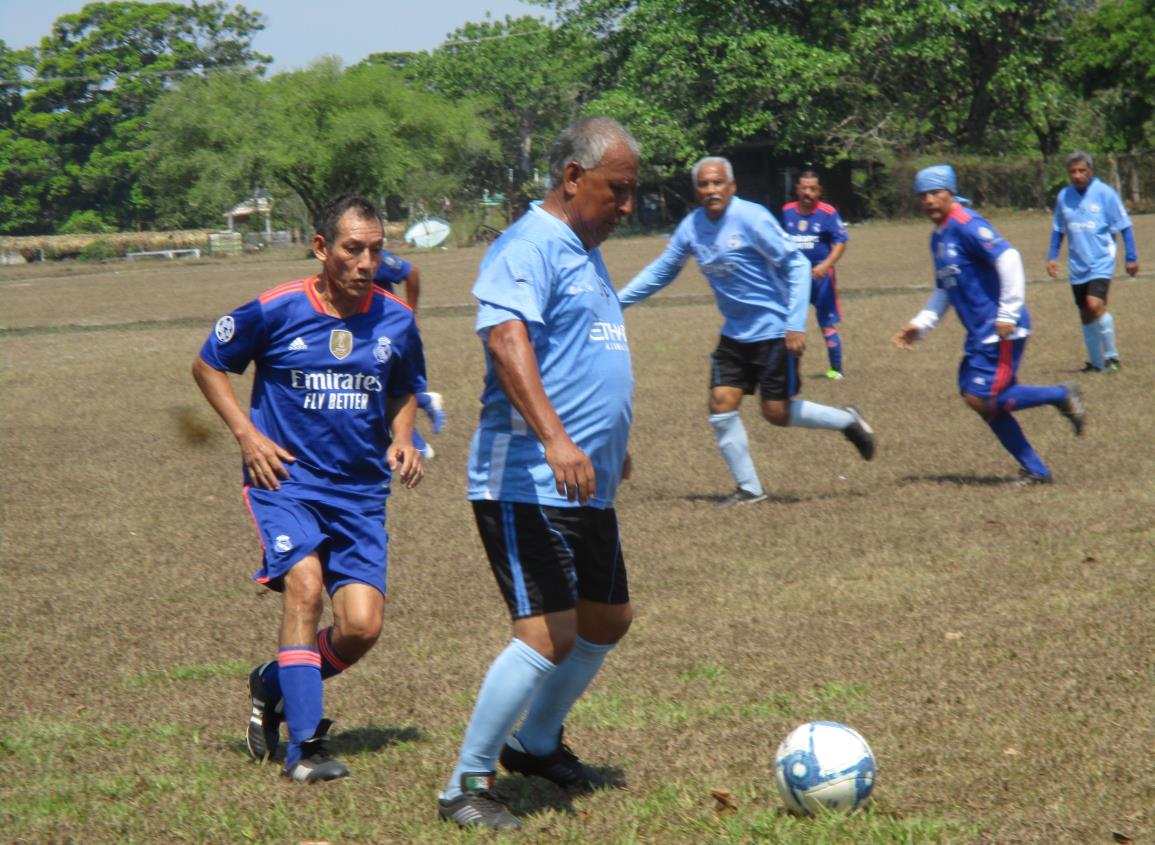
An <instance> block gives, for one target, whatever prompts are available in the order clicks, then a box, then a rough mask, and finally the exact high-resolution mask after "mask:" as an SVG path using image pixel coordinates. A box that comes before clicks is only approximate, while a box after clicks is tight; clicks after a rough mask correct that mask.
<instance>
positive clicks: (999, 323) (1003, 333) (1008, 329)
mask: <svg viewBox="0 0 1155 845" xmlns="http://www.w3.org/2000/svg"><path fill="white" fill-rule="evenodd" d="M1014 331H1015V324H1014V323H1008V322H1005V321H1003V320H996V321H995V334H997V335H998V336H999V337H1000V338H1001V339H1002V340H1006V339H1007V338H1008V337H1010V336H1011V335H1012V334H1013V333H1014Z"/></svg>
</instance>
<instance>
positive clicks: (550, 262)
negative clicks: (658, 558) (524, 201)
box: [468, 203, 634, 508]
mask: <svg viewBox="0 0 1155 845" xmlns="http://www.w3.org/2000/svg"><path fill="white" fill-rule="evenodd" d="M473 295H474V296H475V297H476V298H477V300H478V303H479V306H478V313H477V331H478V333H479V334H480V335H481V336H482V338H483V340H484V338H485V337H486V334H487V331H488V330H489V329H490V328H492V327H493V326H496V325H498V324H500V323H505V322H508V321H510V320H522V321H524V322H525V324H526V326H527V327H528V330H529V338H530V342H531V343H532V344H533V351H534V354H535V355H536V357H537V364H538V369H539V371H540V373H541V380H542V384H543V385H544V387H545V392H546V394H547V395H548V396H549V399H550V402H551V403H552V404H553V407H554V410H556V411H557V414H558V416H559V417H560V418H561V422H562V425H563V426H564V427H565V431H566V434H568V435H569V437H570V439H571V440H573V442H574V443H575V444H576V445H577V446H578V448H580V449H581V450H582V451H583V452H585V453H586V455H588V456H589V459H590V461H591V462H592V463H593V467H594V472H595V473H596V475H597V490H596V491H595V493H594V495H593V496H591V497H590V498H589V500H588V502H587V504H588V505H589V506H591V507H595V508H608V507H612V506H613V502H614V496H615V494H616V493H617V489H618V485H619V484H620V483H621V477H622V465H623V463H624V462H625V459H626V446H627V441H628V439H629V433H630V421H631V418H632V414H633V392H634V376H633V370H632V368H631V365H630V348H629V343H628V342H627V340H626V326H625V321H624V319H623V317H622V308H621V305H620V304H619V303H618V298H617V296H616V295H615V294H614V289H613V287H612V286H611V285H610V276H609V273H608V272H607V270H606V266H605V264H604V263H603V262H602V257H601V253H600V252H599V251H598V250H597V249H591V250H587V249H586V248H585V247H584V246H582V242H581V239H580V238H578V236H577V235H576V234H575V233H574V232H573V230H572V229H570V227H569V226H568V225H566V224H565V223H563V222H562V221H561V220H559V219H557V218H556V217H554V216H553V215H551V214H549V213H548V212H546V211H544V210H542V208H541V206H540V204H539V203H534V204H533V205H532V206H530V209H529V211H528V212H527V213H526V214H524V215H523V216H522V217H521V219H519V220H518V221H517V222H516V223H514V224H513V225H512V226H511V227H510V228H509V229H508V230H507V231H506V232H505V233H504V234H503V235H502V236H501V237H500V238H498V239H497V241H496V242H494V244H493V246H492V247H490V249H489V252H488V253H486V256H485V259H484V260H483V261H482V262H481V271H480V274H479V275H478V278H477V281H476V282H475V283H474V285H473ZM485 358H486V372H485V388H484V390H483V391H482V394H481V406H482V407H481V421H480V423H479V424H478V427H477V431H476V432H474V435H473V443H472V446H471V447H470V453H469V494H468V495H469V498H470V499H475V500H477V499H495V500H501V501H510V502H526V503H531V504H532V503H537V504H544V505H552V506H555V507H567V506H577V505H578V502H570V501H567V500H566V498H565V497H564V496H561V495H559V494H558V492H557V487H556V482H555V480H554V474H553V470H552V469H550V468H549V465H548V464H547V463H546V461H545V448H544V447H543V446H542V443H541V441H540V440H538V438H537V435H535V434H534V433H533V430H532V429H530V428H529V426H528V425H526V422H525V420H524V419H523V418H522V416H521V415H520V414H519V413H518V412H517V411H516V410H515V409H514V407H513V405H512V404H511V403H510V401H509V398H508V397H507V396H506V395H505V391H504V390H502V388H501V384H500V383H499V382H498V379H497V376H496V375H495V374H494V371H493V362H492V360H491V359H490V355H489V350H488V349H486V353H485Z"/></svg>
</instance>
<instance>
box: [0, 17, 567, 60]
mask: <svg viewBox="0 0 1155 845" xmlns="http://www.w3.org/2000/svg"><path fill="white" fill-rule="evenodd" d="M86 2H87V0H0V39H2V40H3V41H4V42H5V44H7V46H8V47H9V48H11V49H20V48H23V47H32V46H35V45H37V44H39V43H40V39H41V38H43V37H44V36H45V35H47V34H48V33H49V31H50V30H51V29H52V22H53V21H55V20H56V19H57V18H58V17H60V16H61V15H67V14H72V13H73V12H78V11H80V10H81V9H82V8H83V7H84V6H85V5H86ZM229 5H230V6H233V5H236V0H229ZM241 5H242V6H244V7H245V8H246V9H248V10H249V11H258V12H261V13H262V14H263V15H264V16H265V28H264V29H263V30H262V31H261V32H260V33H258V34H257V35H256V37H255V38H254V39H253V48H254V49H255V50H256V51H257V52H258V53H264V54H265V55H269V56H272V57H273V63H272V66H271V70H272V72H273V73H280V72H282V71H288V70H296V69H298V68H302V67H305V66H307V65H308V64H309V63H310V62H312V61H313V60H314V59H317V58H320V57H321V56H326V55H329V56H337V57H338V58H339V59H341V61H342V63H343V64H345V65H352V64H356V63H357V62H359V61H361V59H363V58H365V57H366V56H368V55H369V54H370V53H384V52H392V51H400V50H432V49H433V48H434V47H437V46H438V45H439V44H441V43H442V42H443V41H444V40H445V36H446V35H447V34H448V33H450V32H452V31H453V30H455V29H457V28H458V27H459V26H461V25H462V24H464V23H467V22H476V21H483V20H485V19H486V13H487V12H488V13H489V14H490V15H491V16H492V18H493V19H494V20H501V19H502V18H504V17H505V16H506V15H510V16H512V17H521V16H522V15H532V16H534V17H543V18H551V17H552V15H551V14H550V13H549V10H547V9H545V8H544V7H541V6H534V5H531V4H529V3H526V2H523V0H425V2H414V0H242V2H241Z"/></svg>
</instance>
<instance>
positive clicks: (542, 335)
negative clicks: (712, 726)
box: [438, 118, 638, 828]
mask: <svg viewBox="0 0 1155 845" xmlns="http://www.w3.org/2000/svg"><path fill="white" fill-rule="evenodd" d="M549 168H550V170H549V172H550V178H551V181H552V185H553V187H552V188H551V189H550V191H549V193H548V194H547V195H546V198H545V200H544V201H542V202H540V203H534V204H532V205H531V206H530V209H529V211H528V212H527V213H526V214H525V215H524V216H523V217H522V218H521V219H520V220H518V221H517V222H516V223H515V224H514V225H513V226H511V227H510V228H509V229H508V230H507V231H506V232H505V233H504V234H503V235H502V236H501V237H500V238H498V239H497V241H496V242H495V243H494V244H493V246H492V247H490V249H489V251H488V252H487V253H486V256H485V259H484V260H483V261H482V264H481V270H480V273H479V275H478V278H477V281H476V283H475V284H474V286H473V295H474V297H476V299H477V300H478V314H477V332H478V335H479V336H480V338H481V341H482V346H483V348H484V350H485V360H486V375H485V387H484V389H483V391H482V394H481V403H482V408H481V419H480V423H479V424H478V427H477V430H476V432H474V435H473V443H472V446H471V449H470V456H469V488H468V497H469V499H470V500H471V501H472V502H473V511H474V516H475V518H476V520H477V526H478V530H479V532H480V534H481V540H482V544H483V545H484V546H485V550H486V554H487V556H488V557H489V563H490V567H491V568H492V570H493V573H494V576H495V577H496V579H497V583H498V586H499V588H500V590H501V593H502V595H503V597H504V598H505V601H506V604H507V606H508V608H509V613H510V616H511V618H512V620H513V639H512V640H511V641H510V642H509V644H508V645H507V646H506V648H505V649H504V650H503V651H502V652H501V654H499V655H498V656H497V659H496V660H494V662H493V664H492V665H491V666H490V668H489V671H488V673H487V674H486V676H485V679H484V681H483V682H482V685H481V689H480V691H479V692H478V695H477V702H476V704H475V705H474V709H473V714H472V716H471V717H470V720H469V726H468V727H467V729H466V732H465V738H464V741H463V743H462V746H461V751H460V754H459V756H458V759H457V765H456V767H455V768H454V771H453V774H452V776H451V777H450V779H449V783H448V784H447V785H446V788H445V790H444V792H443V793H442V794H441V797H440V800H439V802H438V813H439V815H440V816H441V818H443V819H446V820H449V821H454V822H456V823H457V824H459V825H461V826H462V827H472V826H483V827H491V828H518V827H520V826H521V824H520V822H519V821H518V820H517V819H516V818H515V817H514V816H513V815H512V814H510V813H509V811H508V810H507V809H506V808H505V807H504V806H503V805H502V804H501V802H500V801H499V800H498V799H497V798H496V797H494V795H493V793H492V792H491V791H490V789H491V787H492V785H493V781H494V779H495V777H496V768H497V763H498V761H499V760H500V762H501V765H502V766H503V767H504V768H505V769H507V770H508V771H511V772H515V773H520V774H523V775H526V776H530V775H533V776H538V777H543V778H546V779H547V780H550V781H552V782H554V783H555V784H558V785H559V786H562V787H565V788H567V789H573V790H590V789H596V788H599V787H603V786H607V785H609V784H608V781H607V778H606V777H605V776H604V775H603V774H602V773H600V772H598V771H596V770H594V769H592V768H590V767H589V766H587V765H586V764H584V763H583V762H582V761H581V760H579V759H578V757H577V756H576V755H575V754H574V753H573V752H572V751H571V750H570V748H569V746H568V745H566V743H565V741H564V736H563V723H564V721H565V717H566V715H567V714H568V713H569V710H570V708H571V707H572V706H573V704H574V702H576V701H577V699H578V698H579V697H580V696H581V695H582V693H583V692H584V691H585V689H586V687H587V686H588V685H589V683H590V682H591V681H592V680H593V678H594V676H595V674H596V673H597V672H598V670H599V669H600V668H601V665H602V662H603V661H604V660H605V657H606V655H607V654H608V653H609V652H610V651H611V650H612V649H613V648H614V646H615V644H616V643H617V642H618V641H619V640H620V639H621V638H622V637H623V636H625V633H626V631H627V630H628V629H629V627H630V622H631V620H632V618H633V611H632V609H631V606H630V599H629V588H628V584H627V580H626V569H625V561H624V559H623V557H622V551H621V542H620V540H619V537H618V524H617V516H616V513H615V511H614V496H615V494H616V493H617V488H618V485H619V484H620V482H621V481H622V479H623V478H625V477H626V476H628V474H629V455H628V454H627V451H626V447H627V441H628V438H629V431H630V420H631V415H632V397H633V372H632V369H631V365H630V350H629V342H628V340H627V338H626V330H625V322H624V320H623V318H622V310H621V306H620V304H619V303H618V298H617V296H616V295H615V294H614V289H613V287H612V286H611V284H610V277H609V273H608V272H607V271H606V267H605V264H604V263H603V262H602V258H601V254H600V252H599V251H598V249H597V247H598V245H599V244H600V243H602V241H604V240H605V239H606V238H607V237H609V235H610V232H612V231H613V229H614V227H615V226H616V225H617V223H618V221H619V220H620V219H621V217H622V216H623V215H625V214H629V213H630V211H631V209H632V207H633V195H634V191H635V189H636V187H637V168H638V146H637V143H636V142H635V141H634V140H633V138H632V137H631V136H630V135H629V133H628V132H626V130H625V129H623V128H622V127H621V126H620V125H619V124H617V123H616V122H615V121H612V120H610V119H608V118H587V119H585V120H581V121H578V122H577V123H575V124H574V125H573V126H571V127H569V128H568V129H566V130H564V131H563V132H562V133H561V135H560V136H559V137H558V139H557V141H555V142H554V144H553V146H552V148H551V149H550V155H549ZM523 712H524V713H525V718H524V720H523V721H522V723H521V725H520V726H519V727H518V729H517V731H516V732H514V733H511V731H512V730H513V728H514V726H515V725H516V724H517V721H518V719H519V718H520V717H521V715H522V713H523Z"/></svg>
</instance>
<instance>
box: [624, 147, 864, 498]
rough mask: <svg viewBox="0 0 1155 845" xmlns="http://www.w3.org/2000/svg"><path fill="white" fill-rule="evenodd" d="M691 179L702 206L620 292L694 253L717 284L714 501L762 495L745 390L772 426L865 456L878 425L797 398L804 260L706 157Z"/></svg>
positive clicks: (662, 274) (658, 278)
mask: <svg viewBox="0 0 1155 845" xmlns="http://www.w3.org/2000/svg"><path fill="white" fill-rule="evenodd" d="M690 180H691V184H693V186H694V191H695V192H696V193H697V195H698V202H699V203H700V207H699V208H697V209H695V210H694V211H693V212H691V213H690V214H689V215H688V216H687V217H686V218H685V219H684V220H682V222H681V223H679V224H678V228H677V229H676V230H675V231H674V236H673V238H671V239H670V244H669V246H667V247H666V249H665V251H664V252H663V253H662V254H661V255H660V256H659V257H658V258H657V260H655V261H654V262H653V263H651V264H650V265H649V266H648V267H646V268H645V269H644V270H642V272H640V273H639V274H638V275H637V276H635V277H634V278H633V280H632V281H631V282H630V283H629V284H628V285H626V287H624V288H623V289H622V290H621V291H619V293H618V297H619V298H620V299H621V301H622V305H623V306H627V307H628V306H630V305H632V304H633V303H635V302H640V301H641V300H643V299H645V298H646V297H648V296H651V295H653V294H655V293H657V292H658V291H659V290H661V289H662V288H664V287H665V286H666V285H668V284H670V282H672V281H674V279H675V278H677V276H678V274H679V273H680V272H681V270H682V267H683V266H684V265H685V263H686V261H687V260H688V259H689V257H690V256H691V255H692V256H694V258H695V259H696V260H697V262H698V267H699V268H700V269H701V271H702V273H703V274H704V275H705V276H706V278H707V279H708V280H709V282H710V287H711V288H713V289H714V299H715V301H716V302H717V303H718V310H719V311H721V312H722V317H723V320H724V322H723V324H722V336H721V338H720V339H719V341H718V347H717V349H715V350H714V354H713V358H712V362H711V363H712V366H711V368H710V397H709V410H710V425H711V426H713V428H714V433H715V435H716V437H717V441H718V449H719V450H720V451H721V452H722V457H723V459H725V461H726V465H727V466H728V467H729V468H730V473H731V474H732V475H733V476H734V480H735V481H736V482H737V485H738V486H737V489H735V491H734V492H733V493H731V494H730V495H729V496H727V497H726V498H724V499H721V500H720V501H719V502H718V503H717V506H718V507H730V506H732V505H744V504H752V503H755V502H761V501H763V500H764V499H765V498H766V492H765V490H764V489H763V488H762V482H761V481H760V480H759V478H758V471H757V470H756V469H755V468H754V461H753V460H752V459H751V457H750V447H749V444H748V441H747V438H746V429H745V428H744V427H743V425H742V418H741V417H740V416H739V415H738V407H739V405H741V403H742V397H743V395H745V394H748V393H753V392H754V390H755V388H757V389H758V391H759V394H760V398H761V399H762V416H763V417H765V418H766V420H767V421H769V422H770V423H771V424H773V425H777V426H797V427H801V428H825V429H830V430H832V431H841V432H842V433H843V434H844V435H845V436H846V438H847V439H848V440H850V442H851V443H853V444H854V446H855V448H857V449H858V452H859V454H860V455H861V456H862V457H863V458H864V459H866V460H868V461H869V460H870V459H871V458H873V457H874V446H875V437H874V431H873V429H871V427H870V426H869V425H868V424H867V422H866V420H865V419H864V418H863V416H862V413H861V412H860V411H859V410H858V409H857V408H854V407H846V408H832V407H829V406H827V405H819V404H818V403H816V402H806V401H804V400H801V399H795V398H794V396H795V395H796V394H797V393H798V391H799V389H800V384H799V381H798V363H797V362H798V358H799V356H801V355H802V353H803V351H805V349H806V312H807V311H808V310H809V305H810V281H811V269H812V268H811V266H810V262H809V261H807V260H806V258H805V257H804V256H803V255H802V253H801V252H800V251H799V250H798V248H797V247H796V246H795V245H794V243H793V242H792V241H791V240H790V238H789V237H787V236H786V233H785V232H783V231H782V227H781V226H779V225H778V221H777V220H775V219H774V215H772V214H771V213H770V212H769V211H768V210H767V209H765V208H763V207H762V206H760V205H758V204H757V203H753V202H748V201H746V200H744V199H741V198H739V197H735V196H734V194H735V192H736V191H737V185H736V184H735V183H734V171H733V169H732V168H731V166H730V162H729V161H727V160H726V159H724V158H720V157H717V156H711V157H708V158H704V159H702V160H701V161H699V162H698V163H697V164H695V165H694V168H693V170H692V172H691V176H690Z"/></svg>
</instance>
